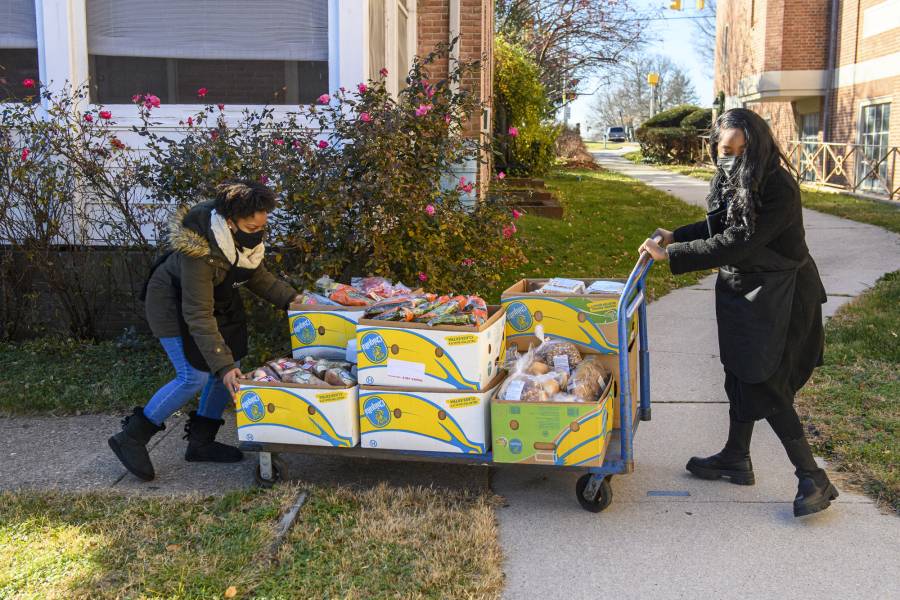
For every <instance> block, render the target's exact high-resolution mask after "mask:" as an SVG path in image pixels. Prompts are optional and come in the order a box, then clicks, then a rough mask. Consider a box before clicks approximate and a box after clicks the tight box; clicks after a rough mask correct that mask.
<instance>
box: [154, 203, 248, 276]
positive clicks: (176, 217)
mask: <svg viewBox="0 0 900 600" xmlns="http://www.w3.org/2000/svg"><path fill="white" fill-rule="evenodd" d="M213 207H214V202H213V201H206V202H201V203H200V204H197V205H195V206H193V207H187V206H184V207H179V208H178V210H176V211H175V213H174V214H173V215H172V217H171V218H170V219H169V236H168V243H169V247H170V248H172V249H173V250H175V251H176V252H180V253H182V254H184V255H186V256H190V257H193V258H204V257H209V259H210V260H218V261H220V262H222V263H223V266H225V268H228V267H230V266H231V265H234V264H237V266H239V267H242V268H245V269H255V268H256V267H258V266H259V265H260V263H262V260H263V257H264V255H265V244H259V245H258V246H256V247H255V248H237V247H236V246H235V243H234V238H233V237H232V235H231V231H229V229H228V225H227V224H226V222H225V219H223V218H222V217H221V216H220V215H219V214H217V213H216V211H215V208H213Z"/></svg>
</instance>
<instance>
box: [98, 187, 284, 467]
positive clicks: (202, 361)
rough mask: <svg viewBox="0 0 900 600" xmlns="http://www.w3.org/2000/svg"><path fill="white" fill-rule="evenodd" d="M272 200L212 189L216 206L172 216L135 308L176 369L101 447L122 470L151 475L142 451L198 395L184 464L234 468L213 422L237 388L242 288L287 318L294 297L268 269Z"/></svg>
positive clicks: (242, 345) (243, 338)
mask: <svg viewBox="0 0 900 600" xmlns="http://www.w3.org/2000/svg"><path fill="white" fill-rule="evenodd" d="M273 210H275V194H274V193H273V192H272V190H270V189H269V188H267V187H266V186H264V185H262V184H260V183H256V182H252V181H235V182H228V183H224V184H222V185H220V186H219V187H218V188H217V195H216V198H215V200H213V201H207V202H202V203H200V204H197V205H196V206H194V207H192V208H190V209H182V210H179V211H177V212H176V213H175V214H174V215H173V217H172V219H171V220H170V223H169V232H168V239H167V243H168V248H169V249H168V251H167V252H166V253H165V254H163V255H162V256H161V257H160V259H159V260H158V261H157V262H156V264H155V265H154V266H153V269H152V271H151V274H150V277H149V278H148V280H147V285H146V289H145V291H144V294H143V299H144V301H145V305H146V312H147V321H148V322H149V324H150V329H151V331H152V332H153V335H155V336H156V337H158V338H159V341H160V343H161V344H162V346H163V349H165V351H166V354H167V355H168V357H169V360H171V361H172V365H173V366H174V367H175V373H176V376H175V379H173V380H172V381H170V382H169V383H167V384H166V385H164V386H163V387H161V388H160V389H159V390H158V391H157V392H156V394H154V395H153V397H152V398H151V399H150V401H149V402H148V403H147V405H146V406H143V407H140V406H139V407H136V408H135V409H134V412H133V414H131V415H129V416H127V417H125V419H124V420H123V421H122V431H121V432H119V433H117V434H116V435H114V436H112V437H111V438H109V446H110V448H112V450H113V452H115V454H116V456H117V457H118V458H119V460H120V461H122V464H123V465H125V467H126V468H127V469H128V470H129V471H131V472H132V473H134V474H135V475H136V476H137V477H139V478H141V479H143V480H145V481H149V480H151V479H153V477H154V476H155V473H154V470H153V464H152V463H151V462H150V455H149V453H148V451H147V443H148V442H149V441H150V439H151V438H152V437H153V435H155V434H156V433H157V432H159V431H161V430H163V429H165V424H164V421H165V420H166V419H167V418H168V417H169V416H171V415H172V413H174V412H175V411H176V410H178V409H179V408H181V407H182V406H184V405H185V404H186V403H187V402H188V401H190V400H192V399H193V398H194V397H195V396H196V395H197V394H198V393H200V404H199V407H198V409H197V410H196V411H191V413H190V416H189V418H188V421H187V423H186V425H185V433H186V435H185V438H186V439H187V440H188V447H187V451H186V453H185V459H186V460H188V461H213V462H237V461H239V460H241V458H242V456H243V455H242V454H241V451H240V450H238V449H237V448H235V447H233V446H228V445H225V444H221V443H219V442H216V441H215V437H216V433H217V432H218V430H219V427H221V426H222V425H223V424H224V423H225V421H223V420H222V418H221V416H222V413H223V411H224V410H225V407H226V406H227V405H228V403H229V402H230V401H231V399H232V394H233V393H234V392H236V391H237V389H238V379H239V378H240V376H241V371H240V368H239V364H240V360H241V358H243V357H244V356H245V355H246V354H247V318H246V315H245V314H244V307H243V302H242V300H241V295H240V288H242V287H246V288H247V289H249V290H250V291H251V292H253V293H254V294H256V295H257V296H260V297H261V298H263V299H265V300H268V301H269V302H271V303H272V304H274V305H275V306H277V307H279V308H283V309H287V308H288V306H289V304H290V303H291V301H292V300H293V299H294V298H295V296H296V295H297V292H296V291H295V290H294V289H293V288H292V287H291V286H289V285H288V284H286V283H284V282H283V281H281V280H279V279H278V278H276V277H275V276H274V275H272V274H271V273H269V271H267V270H266V268H265V265H264V264H263V258H264V256H265V243H264V238H265V233H266V222H267V219H268V215H269V213H270V212H272V211H273Z"/></svg>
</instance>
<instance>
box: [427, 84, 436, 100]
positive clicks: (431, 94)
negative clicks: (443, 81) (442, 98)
mask: <svg viewBox="0 0 900 600" xmlns="http://www.w3.org/2000/svg"><path fill="white" fill-rule="evenodd" d="M425 94H426V95H427V96H428V97H429V98H432V97H434V86H431V85H429V86H427V87H426V88H425Z"/></svg>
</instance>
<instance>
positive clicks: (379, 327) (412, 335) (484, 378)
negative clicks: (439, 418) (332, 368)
mask: <svg viewBox="0 0 900 600" xmlns="http://www.w3.org/2000/svg"><path fill="white" fill-rule="evenodd" d="M505 324H506V312H505V311H503V310H502V309H500V307H497V306H492V307H490V310H489V316H488V320H487V321H486V322H485V323H484V324H483V325H481V326H480V327H475V326H452V325H437V326H435V327H429V326H428V325H424V324H420V323H396V322H393V321H374V320H368V319H361V320H360V321H359V325H358V326H357V328H356V358H357V366H358V369H359V382H360V384H362V385H367V386H373V385H374V386H379V387H383V386H390V387H404V388H426V389H450V390H469V391H476V390H483V389H486V388H487V386H488V384H489V383H490V382H491V380H492V379H494V377H496V375H497V370H498V360H499V358H500V356H501V355H502V353H503V352H504V346H505V340H504V331H503V328H504V326H505Z"/></svg>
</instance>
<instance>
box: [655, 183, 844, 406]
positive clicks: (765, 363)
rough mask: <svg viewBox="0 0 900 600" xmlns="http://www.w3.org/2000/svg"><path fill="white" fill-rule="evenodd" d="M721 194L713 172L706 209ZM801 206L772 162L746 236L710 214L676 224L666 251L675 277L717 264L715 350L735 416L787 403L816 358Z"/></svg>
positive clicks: (811, 271) (818, 345)
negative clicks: (716, 342)
mask: <svg viewBox="0 0 900 600" xmlns="http://www.w3.org/2000/svg"><path fill="white" fill-rule="evenodd" d="M721 194H722V185H721V178H720V177H718V176H717V177H716V178H714V179H713V181H712V182H711V184H710V194H709V196H708V202H709V205H710V210H712V209H713V208H716V207H719V206H720V205H721V203H722V198H721ZM801 209H802V207H801V203H800V189H799V187H798V186H797V183H796V181H794V179H793V178H792V177H791V175H790V174H789V173H788V172H787V171H786V170H785V169H784V168H782V167H780V166H779V167H777V168H776V169H775V170H773V172H772V173H771V174H770V175H769V176H768V177H767V179H766V180H765V181H764V182H763V184H762V193H761V194H760V203H759V206H758V208H757V216H756V225H755V228H754V232H753V234H752V235H750V236H749V238H745V237H744V235H743V233H741V232H737V231H736V230H735V229H734V228H731V227H726V226H725V225H724V224H722V223H721V222H719V225H718V226H717V225H716V224H715V223H716V218H715V215H712V216H711V217H710V218H709V219H708V220H707V221H701V222H698V223H693V224H691V225H686V226H684V227H681V228H679V229H677V230H675V232H674V236H675V243H672V244H670V245H669V246H668V249H667V251H668V255H669V265H670V267H671V269H672V273H674V274H676V275H677V274H680V273H686V272H688V271H701V270H705V269H713V268H718V269H719V276H718V279H717V281H716V320H717V323H718V329H719V351H720V357H721V361H722V364H723V366H724V367H725V371H726V391H727V392H728V396H729V400H730V401H731V408H732V410H733V411H734V412H735V414H736V415H737V416H738V418H740V419H741V420H749V419H760V418H763V417H766V416H769V415H771V414H774V413H777V412H781V411H782V410H785V409H788V408H790V407H791V406H792V405H793V400H794V394H795V393H796V392H797V391H798V390H799V389H800V388H801V387H803V385H804V384H805V383H806V381H807V380H808V379H809V377H810V375H812V371H813V369H814V368H815V367H817V366H819V365H821V364H822V354H823V350H824V340H825V335H824V330H823V327H822V303H823V302H825V301H826V300H827V298H826V295H825V288H824V287H823V286H822V281H821V279H820V277H819V272H818V269H817V268H816V264H815V262H814V261H813V260H812V257H811V256H810V255H809V248H808V247H807V246H806V235H805V230H804V229H803V213H802V210H801ZM711 227H712V229H713V231H712V233H711V231H710V228H711Z"/></svg>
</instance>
